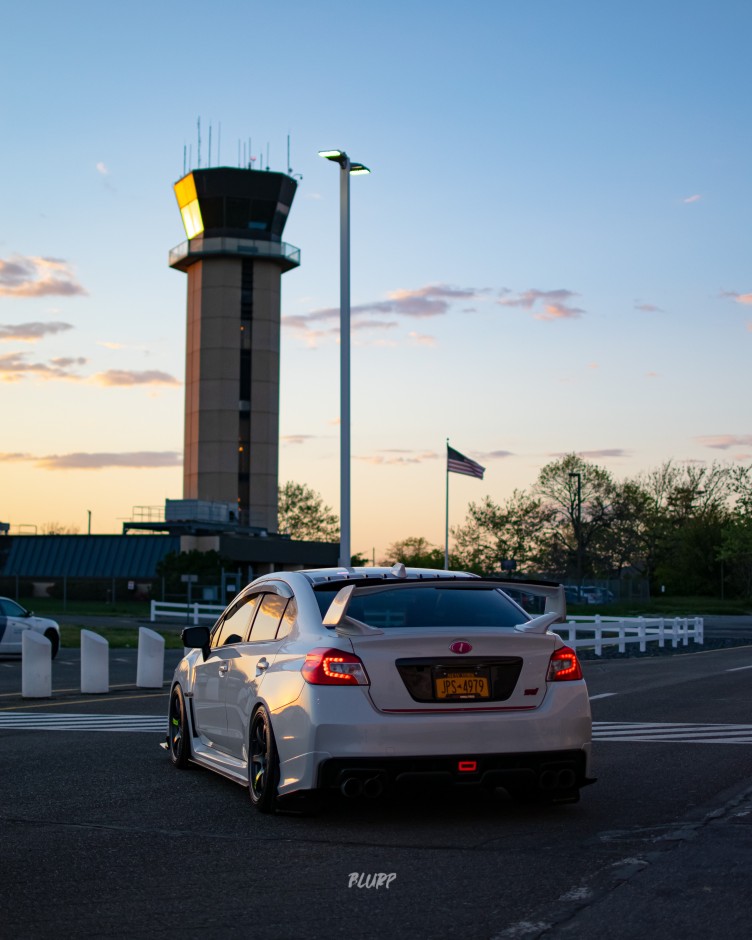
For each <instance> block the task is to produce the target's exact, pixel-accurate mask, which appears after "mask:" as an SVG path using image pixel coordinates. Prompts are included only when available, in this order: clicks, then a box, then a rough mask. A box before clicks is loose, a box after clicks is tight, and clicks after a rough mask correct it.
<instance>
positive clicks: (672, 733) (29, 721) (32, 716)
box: [0, 712, 752, 744]
mask: <svg viewBox="0 0 752 940" xmlns="http://www.w3.org/2000/svg"><path fill="white" fill-rule="evenodd" d="M1 729H6V730H13V729H17V730H23V731H110V732H121V731H122V732H125V731H128V732H145V733H152V734H157V733H158V734H164V733H165V731H166V729H167V718H166V716H163V715H160V716H154V715H87V714H74V713H69V714H60V713H57V714H40V713H39V712H34V713H32V712H0V730H1ZM593 740H595V741H614V742H619V741H621V742H654V741H662V742H675V743H685V744H752V724H709V723H696V724H692V723H689V722H668V721H654V722H633V721H594V722H593Z"/></svg>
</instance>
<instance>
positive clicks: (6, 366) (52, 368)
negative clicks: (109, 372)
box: [0, 352, 87, 382]
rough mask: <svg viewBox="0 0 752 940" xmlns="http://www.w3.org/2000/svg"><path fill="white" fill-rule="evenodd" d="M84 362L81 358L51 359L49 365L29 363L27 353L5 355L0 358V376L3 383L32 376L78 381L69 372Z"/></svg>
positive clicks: (75, 376)
mask: <svg viewBox="0 0 752 940" xmlns="http://www.w3.org/2000/svg"><path fill="white" fill-rule="evenodd" d="M86 362H87V360H86V359H84V358H83V357H82V356H81V357H77V358H70V357H65V358H59V359H51V360H50V361H49V363H46V362H29V359H28V354H27V353H19V352H16V353H7V354H6V355H3V356H0V376H2V379H3V380H4V381H5V382H16V381H18V380H20V379H25V378H30V377H32V376H34V377H36V378H40V379H69V380H71V381H80V380H81V376H80V375H78V374H77V373H76V372H74V371H71V370H72V369H73V368H74V367H76V366H83V365H85V364H86Z"/></svg>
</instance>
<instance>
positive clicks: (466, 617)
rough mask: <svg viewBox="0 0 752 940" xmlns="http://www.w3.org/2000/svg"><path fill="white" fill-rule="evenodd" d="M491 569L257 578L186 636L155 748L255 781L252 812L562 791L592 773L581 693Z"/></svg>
mask: <svg viewBox="0 0 752 940" xmlns="http://www.w3.org/2000/svg"><path fill="white" fill-rule="evenodd" d="M525 591H526V592H529V593H537V594H538V595H539V596H543V597H545V598H546V607H547V611H546V613H544V614H542V615H540V616H537V617H533V618H531V617H530V616H529V615H528V614H527V613H525V611H524V610H523V609H522V607H520V606H519V604H517V603H516V602H515V601H514V600H512V599H511V598H510V597H509V596H508V595H507V594H506V593H505V592H504V590H503V588H502V587H501V586H500V584H499V582H498V581H493V580H490V579H489V580H484V579H482V578H477V577H476V576H475V575H472V574H466V573H462V572H448V571H438V570H432V569H417V568H408V569H406V568H405V567H404V565H395V566H394V567H393V568H391V569H390V568H347V569H336V568H331V569H318V570H309V571H294V572H275V573H274V574H269V575H264V576H262V577H260V578H258V579H256V580H255V581H253V582H252V583H251V584H249V585H248V586H247V587H246V588H244V589H243V590H242V591H241V592H240V594H239V595H238V596H237V597H236V598H235V599H234V600H233V601H232V603H231V604H230V605H229V607H228V608H227V609H226V610H225V612H224V613H223V614H222V615H221V616H220V618H219V620H218V621H217V623H216V624H215V625H214V627H213V629H211V630H210V629H209V628H208V627H202V626H196V627H188V628H186V629H185V630H184V631H183V642H184V644H185V646H186V647H187V648H189V652H188V653H187V654H186V656H185V657H184V658H183V659H182V660H181V662H180V663H179V664H178V666H177V668H176V670H175V674H174V677H173V680H172V684H171V688H170V700H169V712H168V731H167V740H166V741H165V744H164V746H165V747H166V748H167V749H168V750H169V752H170V757H171V760H172V762H173V764H174V765H175V766H176V767H179V768H182V767H185V766H186V765H187V764H188V763H189V762H193V763H195V764H199V765H201V766H203V767H206V768H208V769H210V770H213V771H215V772H216V773H219V774H222V775H224V776H226V777H228V778H229V779H231V780H234V781H235V782H237V783H239V784H241V785H243V786H245V787H247V788H248V790H249V793H250V799H251V803H252V804H253V805H254V806H255V807H256V808H257V809H258V810H260V811H261V812H274V811H275V810H277V809H285V808H287V809H290V808H292V809H294V810H297V809H301V808H303V809H305V808H306V807H307V806H308V807H310V806H311V805H312V804H314V805H315V803H316V802H317V799H318V797H319V796H320V795H321V793H322V792H323V791H336V792H339V793H341V794H342V795H343V796H345V797H365V798H371V797H378V796H380V795H381V794H384V793H386V792H393V793H399V792H402V791H403V790H410V789H411V790H416V789H417V790H419V791H422V790H423V789H425V788H429V787H434V786H438V787H451V786H453V785H463V786H462V789H463V790H467V789H468V788H469V787H471V786H475V787H483V788H487V789H489V790H493V789H496V788H501V789H504V790H506V792H507V793H508V794H509V795H510V796H512V797H514V798H518V799H521V800H525V801H530V800H534V801H544V802H560V803H573V802H576V801H577V800H578V799H579V792H580V788H581V787H583V786H585V785H586V784H588V783H591V782H593V780H592V775H591V768H590V758H591V716H590V703H589V700H588V693H587V688H586V686H585V681H584V679H583V676H582V670H581V668H580V664H579V661H578V659H577V656H576V654H575V652H574V650H572V649H570V648H569V647H567V646H566V645H565V644H564V642H563V641H562V640H561V638H560V637H559V636H558V635H557V634H556V633H553V632H551V631H550V630H549V627H551V625H552V624H554V623H556V622H557V621H559V620H561V619H563V617H564V615H565V602H564V592H563V589H562V588H561V587H559V586H557V585H554V586H549V587H546V588H544V587H542V586H539V587H533V586H530V587H528V586H525Z"/></svg>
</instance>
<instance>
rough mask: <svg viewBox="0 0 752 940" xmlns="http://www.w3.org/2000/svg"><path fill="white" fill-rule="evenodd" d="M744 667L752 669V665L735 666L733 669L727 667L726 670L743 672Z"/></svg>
mask: <svg viewBox="0 0 752 940" xmlns="http://www.w3.org/2000/svg"><path fill="white" fill-rule="evenodd" d="M744 669H752V666H735V667H734V668H733V669H727V670H726V672H742V671H743V670H744Z"/></svg>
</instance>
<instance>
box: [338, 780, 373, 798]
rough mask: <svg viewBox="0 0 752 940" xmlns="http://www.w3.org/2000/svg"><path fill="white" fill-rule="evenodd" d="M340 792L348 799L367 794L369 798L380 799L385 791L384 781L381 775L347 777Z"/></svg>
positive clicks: (341, 785)
mask: <svg viewBox="0 0 752 940" xmlns="http://www.w3.org/2000/svg"><path fill="white" fill-rule="evenodd" d="M339 789H340V793H341V794H342V796H346V797H347V798H348V799H355V798H356V797H359V796H365V797H367V798H368V799H369V800H375V799H378V797H380V796H383V793H384V781H383V780H382V779H381V777H379V776H374V777H345V778H344V780H343V781H342V783H341V784H340V787H339Z"/></svg>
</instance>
